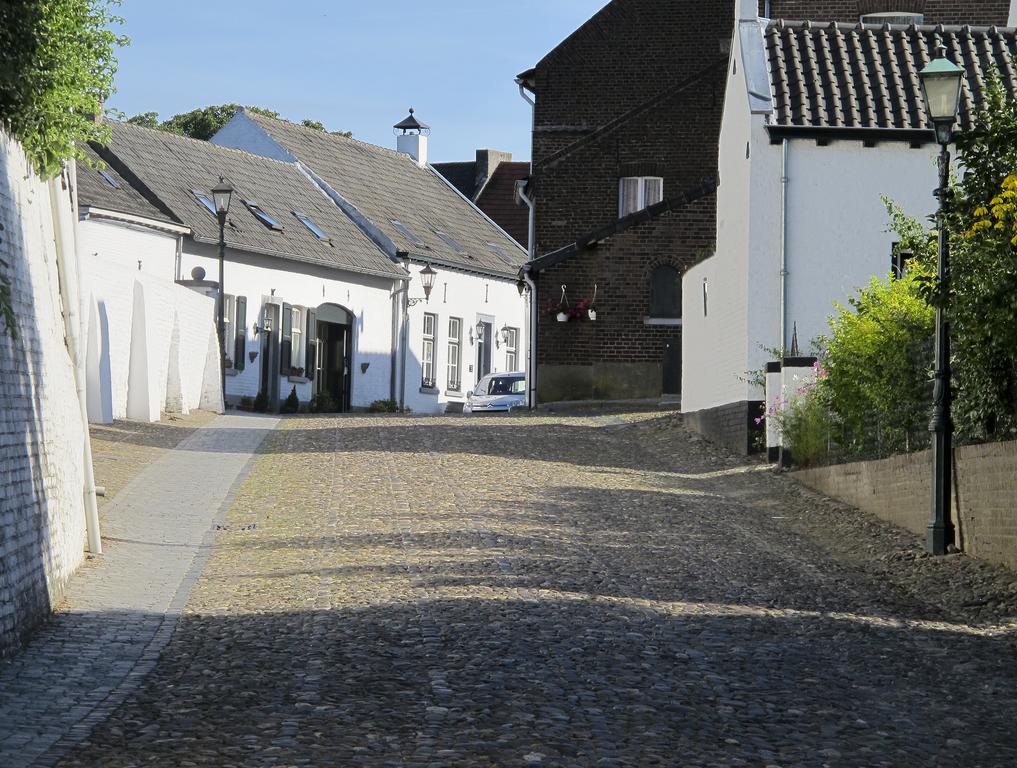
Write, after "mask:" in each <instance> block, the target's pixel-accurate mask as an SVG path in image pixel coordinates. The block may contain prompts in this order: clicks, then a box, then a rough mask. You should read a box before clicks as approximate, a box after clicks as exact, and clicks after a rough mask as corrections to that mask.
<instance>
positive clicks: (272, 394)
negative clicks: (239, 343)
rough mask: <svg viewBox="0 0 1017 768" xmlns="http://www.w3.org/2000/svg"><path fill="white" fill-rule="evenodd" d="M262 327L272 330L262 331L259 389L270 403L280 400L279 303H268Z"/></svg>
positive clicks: (273, 403)
mask: <svg viewBox="0 0 1017 768" xmlns="http://www.w3.org/2000/svg"><path fill="white" fill-rule="evenodd" d="M262 327H263V328H271V329H272V330H271V331H262V333H261V383H260V387H259V390H260V391H261V392H264V393H265V397H266V398H268V402H269V404H270V405H275V404H277V403H278V402H279V376H278V373H279V337H278V333H279V330H278V328H279V305H278V304H266V305H265V315H264V317H263V318H262Z"/></svg>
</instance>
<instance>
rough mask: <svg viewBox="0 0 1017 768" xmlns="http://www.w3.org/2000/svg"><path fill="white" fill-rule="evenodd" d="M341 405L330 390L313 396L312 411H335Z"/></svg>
mask: <svg viewBox="0 0 1017 768" xmlns="http://www.w3.org/2000/svg"><path fill="white" fill-rule="evenodd" d="M338 410H339V405H338V403H336V401H335V399H334V398H333V397H332V395H330V394H329V393H328V392H319V393H318V394H316V395H315V396H314V397H312V398H311V412H312V413H335V412H336V411H338Z"/></svg>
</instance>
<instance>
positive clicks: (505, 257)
mask: <svg viewBox="0 0 1017 768" xmlns="http://www.w3.org/2000/svg"><path fill="white" fill-rule="evenodd" d="M487 247H488V248H490V249H491V251H492V252H493V253H494V255H495V256H497V257H498V258H499V259H501V260H502V261H504V262H505V263H506V264H508V265H509V266H510V267H515V266H518V265H517V264H516V262H514V261H512V259H510V258H509V257H508V255H507V254H506V253H505V251H503V250H502V249H501V246H500V245H498V244H497V243H488V244H487Z"/></svg>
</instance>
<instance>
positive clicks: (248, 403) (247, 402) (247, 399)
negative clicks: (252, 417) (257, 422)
mask: <svg viewBox="0 0 1017 768" xmlns="http://www.w3.org/2000/svg"><path fill="white" fill-rule="evenodd" d="M237 407H238V408H239V409H240V410H241V411H249V410H251V409H252V408H253V407H254V400H253V399H252V398H251V396H250V395H244V396H243V397H241V398H240V404H239V405H238V406H237Z"/></svg>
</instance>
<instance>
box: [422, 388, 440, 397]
mask: <svg viewBox="0 0 1017 768" xmlns="http://www.w3.org/2000/svg"><path fill="white" fill-rule="evenodd" d="M420 393H421V394H423V395H437V394H440V392H438V388H437V387H421V388H420Z"/></svg>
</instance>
